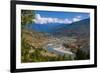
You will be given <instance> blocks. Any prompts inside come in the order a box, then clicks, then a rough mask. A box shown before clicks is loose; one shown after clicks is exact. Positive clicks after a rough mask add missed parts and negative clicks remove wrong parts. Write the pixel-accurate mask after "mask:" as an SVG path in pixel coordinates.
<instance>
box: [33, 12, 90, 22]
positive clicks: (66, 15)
mask: <svg viewBox="0 0 100 73" xmlns="http://www.w3.org/2000/svg"><path fill="white" fill-rule="evenodd" d="M35 13H36V16H35V20H33V21H35V23H38V24H47V23H64V24H69V23H73V22H76V21H80V20H83V19H86V18H89V13H81V12H58V11H57V12H56V11H35Z"/></svg>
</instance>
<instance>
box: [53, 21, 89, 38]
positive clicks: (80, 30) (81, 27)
mask: <svg viewBox="0 0 100 73" xmlns="http://www.w3.org/2000/svg"><path fill="white" fill-rule="evenodd" d="M89 33H90V19H84V20H81V21H79V22H74V23H72V24H68V25H65V24H64V25H62V26H58V27H56V28H55V29H54V32H53V33H52V34H53V35H61V34H62V35H63V36H78V37H80V36H81V37H88V36H89V35H90V34H89Z"/></svg>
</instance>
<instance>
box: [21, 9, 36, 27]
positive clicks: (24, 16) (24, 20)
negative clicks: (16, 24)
mask: <svg viewBox="0 0 100 73" xmlns="http://www.w3.org/2000/svg"><path fill="white" fill-rule="evenodd" d="M34 18H35V11H33V10H21V25H22V27H24V26H26V25H27V24H31V23H32V22H33V19H34Z"/></svg>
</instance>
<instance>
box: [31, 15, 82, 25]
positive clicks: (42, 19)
mask: <svg viewBox="0 0 100 73" xmlns="http://www.w3.org/2000/svg"><path fill="white" fill-rule="evenodd" d="M80 20H81V16H76V17H74V18H72V19H69V18H65V19H60V18H54V17H42V16H41V15H40V14H36V15H35V19H33V21H34V22H35V23H37V24H47V23H62V24H70V23H72V22H76V21H80Z"/></svg>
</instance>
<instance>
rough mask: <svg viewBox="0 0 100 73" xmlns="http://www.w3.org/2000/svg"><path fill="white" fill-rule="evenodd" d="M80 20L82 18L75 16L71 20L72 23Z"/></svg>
mask: <svg viewBox="0 0 100 73" xmlns="http://www.w3.org/2000/svg"><path fill="white" fill-rule="evenodd" d="M81 18H82V16H76V17H74V18H73V19H72V21H73V22H77V21H80V20H81Z"/></svg>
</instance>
